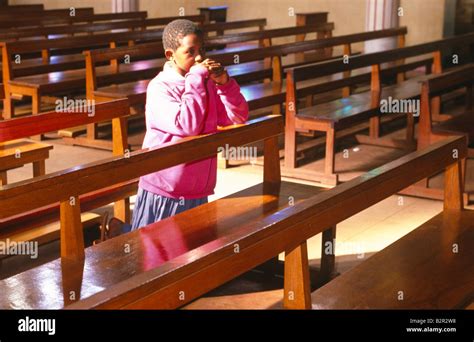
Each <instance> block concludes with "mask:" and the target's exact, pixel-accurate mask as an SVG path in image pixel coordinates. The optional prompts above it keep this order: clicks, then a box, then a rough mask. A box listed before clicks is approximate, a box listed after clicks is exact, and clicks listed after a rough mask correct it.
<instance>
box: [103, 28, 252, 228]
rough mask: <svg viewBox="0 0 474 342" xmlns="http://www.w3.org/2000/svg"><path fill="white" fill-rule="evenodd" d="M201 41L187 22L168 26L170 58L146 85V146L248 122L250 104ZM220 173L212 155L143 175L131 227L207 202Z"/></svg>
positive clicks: (165, 33)
mask: <svg viewBox="0 0 474 342" xmlns="http://www.w3.org/2000/svg"><path fill="white" fill-rule="evenodd" d="M202 44H203V35H202V32H201V31H200V29H199V28H198V27H197V26H196V25H195V24H194V23H192V22H191V21H189V20H183V19H179V20H174V21H172V22H171V23H169V24H168V25H167V26H166V27H165V29H164V31H163V47H164V49H165V57H166V59H167V60H168V61H167V62H166V64H165V65H164V67H163V71H162V72H160V73H159V74H158V75H157V76H156V77H155V78H154V79H153V80H152V81H151V82H150V84H149V85H148V89H147V101H146V109H145V114H146V135H145V139H144V141H143V146H142V147H143V148H149V147H154V146H159V145H161V144H163V143H167V142H173V141H176V140H179V139H181V138H183V137H187V136H195V135H200V134H209V133H214V132H217V126H226V125H231V124H241V123H245V121H246V120H247V118H248V105H247V102H246V101H245V98H244V97H243V96H242V94H241V93H240V87H239V85H238V84H237V82H236V81H235V80H234V79H232V78H230V77H229V75H228V74H227V71H226V70H225V69H224V68H223V67H222V66H221V65H220V64H219V63H217V62H215V61H213V60H211V59H204V60H203V54H202V51H203V50H202ZM216 174H217V160H216V157H212V158H208V159H204V160H200V161H195V162H191V163H186V164H181V165H177V166H174V167H171V168H168V169H166V170H161V171H158V172H154V173H151V174H149V175H146V176H143V177H141V178H140V182H139V190H138V194H137V199H136V203H135V209H134V212H133V219H132V227H131V229H132V230H135V229H138V228H140V227H143V226H146V225H148V224H151V223H153V222H156V221H159V220H162V219H164V218H166V217H170V216H173V215H175V214H178V213H180V212H182V211H184V210H187V209H191V208H194V207H196V206H198V205H200V204H203V203H207V196H209V195H211V194H213V193H214V187H215V185H216ZM112 220H116V219H112ZM115 223H117V222H115ZM115 223H114V222H113V221H111V222H110V225H113V224H115Z"/></svg>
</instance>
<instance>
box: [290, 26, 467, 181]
mask: <svg viewBox="0 0 474 342" xmlns="http://www.w3.org/2000/svg"><path fill="white" fill-rule="evenodd" d="M473 43H474V34H466V35H463V36H457V37H454V38H447V39H443V40H438V41H434V42H430V43H424V44H420V45H415V46H409V47H403V48H399V49H393V50H389V51H383V52H376V53H371V54H366V55H361V56H355V57H353V58H350V62H349V63H345V61H344V59H337V60H333V61H327V62H321V63H317V64H314V65H309V66H301V67H296V68H288V69H287V91H286V95H287V99H286V107H287V108H286V114H287V115H286V129H285V169H284V174H285V175H289V176H294V177H298V178H307V177H308V178H309V179H311V180H319V181H321V182H323V183H326V184H332V185H334V184H337V182H338V175H337V173H335V172H334V170H335V134H336V131H337V130H339V129H343V128H345V127H349V126H352V125H355V124H356V123H358V122H361V121H367V120H370V134H369V136H363V135H358V136H357V138H358V141H359V142H360V143H367V144H374V145H382V146H390V147H403V148H409V149H413V148H415V145H414V143H413V141H414V137H413V134H414V116H413V114H412V113H406V114H405V115H407V139H406V140H407V141H406V142H401V143H400V142H398V141H394V140H390V139H384V138H381V137H380V118H381V115H380V113H379V111H380V103H381V100H387V99H388V98H390V97H391V98H394V99H397V100H406V99H412V100H413V99H419V96H420V87H419V85H418V80H419V78H414V79H411V80H407V81H403V82H399V83H398V84H395V85H391V86H386V87H382V83H381V79H382V77H381V66H382V64H383V63H389V62H392V63H397V64H399V61H400V60H404V59H407V58H411V57H415V56H422V55H424V54H427V53H432V54H433V60H434V64H433V70H432V71H433V73H440V72H441V70H442V65H441V51H442V50H443V49H446V48H448V47H456V46H460V45H466V44H473ZM399 65H401V64H399ZM361 68H371V70H372V71H371V73H372V76H371V87H370V91H367V92H364V93H359V94H354V95H350V96H348V97H345V98H344V99H342V100H337V101H331V102H328V103H322V104H316V105H311V106H309V107H305V108H303V109H301V110H300V109H299V108H298V104H297V98H298V97H300V96H302V95H303V94H302V92H303V93H304V95H306V96H307V95H308V94H316V93H322V92H326V91H330V90H334V89H339V88H343V87H347V85H348V84H351V83H353V82H354V79H355V80H357V76H354V78H353V77H351V76H349V77H346V78H344V79H342V80H336V81H333V82H329V83H323V84H320V85H316V86H314V87H308V89H305V91H298V90H297V87H298V83H299V82H301V81H305V80H310V79H316V78H318V77H327V76H328V75H332V74H335V73H343V72H347V71H350V70H356V69H361ZM400 79H404V76H403V75H402V77H401V78H399V80H400ZM392 115H393V114H392ZM297 129H308V130H314V131H320V132H324V133H325V134H326V156H325V167H324V172H323V173H321V172H316V171H314V172H305V173H303V172H299V170H298V169H297V168H296V167H297V163H296V130H297ZM412 145H413V146H412Z"/></svg>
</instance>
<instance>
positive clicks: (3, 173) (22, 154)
mask: <svg viewBox="0 0 474 342" xmlns="http://www.w3.org/2000/svg"><path fill="white" fill-rule="evenodd" d="M52 149H53V145H50V144H45V143H39V142H35V141H31V140H26V139H18V140H11V141H6V142H0V185H2V184H7V171H8V170H11V169H15V168H18V167H22V166H23V165H26V164H29V163H32V164H33V175H34V177H37V176H41V175H44V174H45V160H46V159H48V158H49V151H50V150H52Z"/></svg>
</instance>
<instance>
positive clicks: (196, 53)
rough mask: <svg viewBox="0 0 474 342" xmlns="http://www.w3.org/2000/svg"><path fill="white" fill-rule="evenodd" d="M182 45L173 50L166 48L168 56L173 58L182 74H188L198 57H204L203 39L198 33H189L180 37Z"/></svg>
mask: <svg viewBox="0 0 474 342" xmlns="http://www.w3.org/2000/svg"><path fill="white" fill-rule="evenodd" d="M180 42H181V45H180V46H179V47H178V48H177V49H176V51H173V50H171V49H166V57H167V58H168V59H171V60H172V63H173V64H174V67H175V69H176V70H177V71H178V72H179V73H180V74H181V75H182V76H184V75H186V74H187V73H188V72H189V69H191V67H192V66H193V65H194V63H195V61H196V59H202V56H201V48H202V41H201V39H200V38H199V36H198V35H196V34H194V33H193V34H188V35H186V36H185V37H183V39H180Z"/></svg>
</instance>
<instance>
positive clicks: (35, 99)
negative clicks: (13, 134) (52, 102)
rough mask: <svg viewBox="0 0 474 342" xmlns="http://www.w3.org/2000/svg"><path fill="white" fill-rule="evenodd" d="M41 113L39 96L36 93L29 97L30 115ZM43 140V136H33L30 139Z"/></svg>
mask: <svg viewBox="0 0 474 342" xmlns="http://www.w3.org/2000/svg"><path fill="white" fill-rule="evenodd" d="M40 112H41V95H40V94H39V93H36V94H34V95H32V96H31V114H32V115H37V114H39V113H40ZM42 138H43V135H42V134H40V135H34V136H32V137H31V139H33V140H41V139H42Z"/></svg>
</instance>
